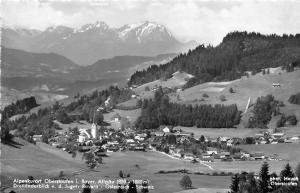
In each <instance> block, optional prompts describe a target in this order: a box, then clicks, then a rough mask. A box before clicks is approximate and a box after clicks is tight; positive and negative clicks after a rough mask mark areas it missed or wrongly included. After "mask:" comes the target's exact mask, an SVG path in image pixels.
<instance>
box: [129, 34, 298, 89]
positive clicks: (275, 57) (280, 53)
mask: <svg viewBox="0 0 300 193" xmlns="http://www.w3.org/2000/svg"><path fill="white" fill-rule="evenodd" d="M299 53H300V36H299V34H296V35H295V36H294V35H290V36H287V35H283V36H277V35H262V34H260V33H247V32H233V33H229V34H228V35H226V36H225V37H224V38H223V41H222V42H221V43H220V44H219V45H218V46H216V47H212V46H210V45H209V46H206V47H205V46H204V45H200V46H198V47H197V48H195V49H194V50H192V51H189V52H188V53H186V54H180V55H179V56H177V57H176V58H174V59H173V60H172V61H171V62H169V63H167V64H165V65H161V66H159V67H158V66H151V67H149V68H148V69H147V70H142V71H138V72H136V73H134V74H133V75H132V76H131V78H130V81H129V83H128V84H129V85H141V84H145V83H148V82H151V81H154V80H157V79H166V78H169V77H171V75H172V74H173V73H174V72H176V71H184V72H187V73H189V74H192V75H194V76H195V77H194V78H193V79H191V80H189V82H188V83H187V85H186V86H185V87H186V88H188V87H192V86H195V85H198V84H200V83H204V82H209V81H231V80H235V79H238V78H240V77H241V76H243V75H244V74H245V73H246V72H247V71H252V72H253V73H257V72H260V70H261V69H263V68H271V67H272V68H275V67H279V66H284V67H286V68H289V67H292V68H293V67H295V66H299V60H300V54H299ZM289 65H290V66H289Z"/></svg>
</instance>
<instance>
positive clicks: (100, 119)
mask: <svg viewBox="0 0 300 193" xmlns="http://www.w3.org/2000/svg"><path fill="white" fill-rule="evenodd" d="M103 119H104V117H103V114H102V113H101V112H98V111H96V112H95V120H94V121H95V123H96V124H97V125H101V124H102V122H103Z"/></svg>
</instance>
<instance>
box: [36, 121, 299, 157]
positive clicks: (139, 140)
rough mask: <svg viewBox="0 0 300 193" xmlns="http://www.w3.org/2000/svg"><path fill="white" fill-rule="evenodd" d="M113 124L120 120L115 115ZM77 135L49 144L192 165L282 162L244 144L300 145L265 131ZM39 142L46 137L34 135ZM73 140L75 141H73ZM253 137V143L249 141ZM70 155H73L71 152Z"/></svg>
mask: <svg viewBox="0 0 300 193" xmlns="http://www.w3.org/2000/svg"><path fill="white" fill-rule="evenodd" d="M112 119H113V120H112V121H118V120H117V119H120V117H119V116H114V117H113V118H112ZM71 136H74V133H72V132H71V133H70V132H69V133H60V134H57V135H56V136H55V137H53V138H51V139H49V143H50V144H51V145H52V146H54V147H57V148H63V149H64V150H65V151H68V152H69V150H68V149H67V148H65V146H66V144H68V143H69V142H70V140H71V141H72V140H73V141H72V143H74V144H75V145H76V146H78V147H80V150H82V151H91V150H92V151H93V152H94V153H95V154H96V155H98V156H104V155H106V154H107V153H110V152H117V151H148V150H152V151H159V152H162V153H165V154H168V155H169V156H172V157H173V158H176V159H183V160H188V161H191V162H199V161H204V162H213V161H217V160H220V161H235V160H239V161H255V160H279V159H280V158H279V157H278V156H277V155H266V154H264V153H263V152H251V153H249V152H246V151H243V150H241V149H240V148H238V147H239V146H238V145H242V144H276V143H299V142H300V139H299V136H294V137H286V136H285V134H284V133H281V132H274V131H269V132H262V133H258V134H256V135H255V136H253V137H247V138H248V139H247V138H230V137H225V136H220V137H217V138H208V137H204V136H201V137H200V138H199V139H196V138H195V137H194V134H193V133H191V132H185V131H182V130H181V129H180V128H172V127H169V126H161V127H160V128H158V129H156V130H136V129H131V128H123V129H113V128H108V127H103V126H97V125H96V124H92V126H91V128H90V129H83V128H79V129H78V132H77V135H76V136H75V138H74V137H73V138H72V137H71ZM33 138H34V140H35V141H39V140H40V138H42V135H39V136H33ZM71 138H72V139H71ZM249 138H250V142H249ZM69 153H70V152H69Z"/></svg>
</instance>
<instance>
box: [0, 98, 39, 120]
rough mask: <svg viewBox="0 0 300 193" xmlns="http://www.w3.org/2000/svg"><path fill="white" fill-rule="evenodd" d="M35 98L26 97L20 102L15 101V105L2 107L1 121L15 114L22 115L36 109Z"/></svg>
mask: <svg viewBox="0 0 300 193" xmlns="http://www.w3.org/2000/svg"><path fill="white" fill-rule="evenodd" d="M37 106H38V104H37V103H36V100H35V97H34V96H31V97H27V98H24V99H21V100H17V101H16V102H15V103H12V104H10V105H8V106H6V107H4V109H3V111H2V112H1V113H2V119H8V118H10V117H12V116H14V115H17V114H24V113H27V112H28V111H30V109H32V108H34V107H37Z"/></svg>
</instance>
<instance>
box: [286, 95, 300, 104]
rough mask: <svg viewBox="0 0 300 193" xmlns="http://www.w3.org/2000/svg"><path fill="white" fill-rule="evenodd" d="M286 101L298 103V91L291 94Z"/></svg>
mask: <svg viewBox="0 0 300 193" xmlns="http://www.w3.org/2000/svg"><path fill="white" fill-rule="evenodd" d="M288 101H289V102H290V103H291V104H297V105H300V92H298V93H297V94H294V95H291V96H290V98H289V100H288Z"/></svg>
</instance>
